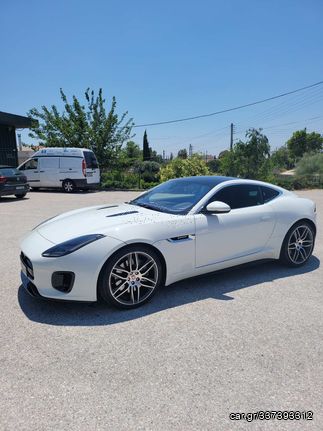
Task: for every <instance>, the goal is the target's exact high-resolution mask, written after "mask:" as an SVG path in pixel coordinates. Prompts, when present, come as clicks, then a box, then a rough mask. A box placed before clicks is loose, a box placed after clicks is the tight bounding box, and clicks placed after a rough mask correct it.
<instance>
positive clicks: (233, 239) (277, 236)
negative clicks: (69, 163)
mask: <svg viewBox="0 0 323 431" xmlns="http://www.w3.org/2000/svg"><path fill="white" fill-rule="evenodd" d="M315 235H316V207H315V204H314V203H313V202H312V201H310V200H308V199H303V198H300V197H298V196H297V195H295V194H294V193H293V192H290V191H287V190H284V189H282V188H280V187H277V186H274V185H271V184H267V183H264V182H260V181H253V180H243V179H238V178H229V177H219V176H199V177H188V178H179V179H174V180H170V181H167V182H165V183H163V184H161V185H159V186H157V187H155V188H153V189H151V190H149V191H147V192H145V193H143V194H141V195H139V196H138V197H137V198H136V199H134V200H132V201H130V202H126V203H124V204H121V205H120V204H116V205H104V204H102V205H99V206H94V207H89V208H83V209H78V210H75V211H70V212H67V213H65V214H61V215H58V216H56V217H53V218H52V219H50V220H47V221H45V222H43V223H42V224H40V225H39V226H37V227H35V228H34V229H33V231H31V232H30V233H29V234H28V235H27V236H26V237H25V239H24V240H23V241H22V244H21V256H20V259H21V267H22V271H21V277H22V282H23V285H24V287H25V288H26V289H27V291H28V292H29V293H31V294H32V295H34V296H41V297H44V298H49V299H58V300H72V301H96V300H97V299H98V298H102V299H104V300H105V301H108V302H109V303H110V304H112V305H114V306H117V307H120V308H133V307H137V306H139V305H142V304H143V303H145V302H146V301H148V300H149V299H150V298H151V297H152V296H153V295H154V294H155V293H156V292H157V290H158V289H159V288H160V287H161V286H163V285H169V284H171V283H174V282H176V281H178V280H182V279H185V278H188V277H193V276H197V275H200V274H205V273H208V272H213V271H217V270H220V269H224V268H228V267H232V266H236V265H241V264H244V263H247V262H250V261H255V260H263V259H279V260H280V261H281V262H282V263H284V264H287V265H290V266H292V267H299V266H300V265H303V264H305V263H306V262H307V261H308V259H309V258H310V256H311V254H312V252H313V248H314V241H315Z"/></svg>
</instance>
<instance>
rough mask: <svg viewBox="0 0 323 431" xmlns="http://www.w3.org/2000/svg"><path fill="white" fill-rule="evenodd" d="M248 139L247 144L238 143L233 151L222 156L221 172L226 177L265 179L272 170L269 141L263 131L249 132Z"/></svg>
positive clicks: (253, 130) (254, 130) (250, 130)
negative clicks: (270, 169)
mask: <svg viewBox="0 0 323 431" xmlns="http://www.w3.org/2000/svg"><path fill="white" fill-rule="evenodd" d="M246 138H247V141H246V142H243V141H239V142H237V143H236V144H235V145H234V146H233V149H232V151H228V152H227V153H225V154H223V155H222V156H221V158H220V171H221V173H222V174H224V175H233V176H239V177H242V178H251V179H265V178H266V176H267V174H268V172H269V168H270V164H269V156H270V146H269V143H268V139H267V137H266V136H265V135H263V134H262V133H261V129H260V130H257V129H249V130H247V132H246Z"/></svg>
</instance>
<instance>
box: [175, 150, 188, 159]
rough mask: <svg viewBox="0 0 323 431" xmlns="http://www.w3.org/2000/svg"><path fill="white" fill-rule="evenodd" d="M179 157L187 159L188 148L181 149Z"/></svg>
mask: <svg viewBox="0 0 323 431" xmlns="http://www.w3.org/2000/svg"><path fill="white" fill-rule="evenodd" d="M177 157H178V158H179V159H187V150H186V148H183V149H181V150H179V151H178V153H177Z"/></svg>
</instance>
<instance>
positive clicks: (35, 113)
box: [28, 88, 133, 168]
mask: <svg viewBox="0 0 323 431" xmlns="http://www.w3.org/2000/svg"><path fill="white" fill-rule="evenodd" d="M60 96H61V99H62V101H63V103H64V110H63V112H62V113H60V112H59V110H58V108H57V107H56V106H55V105H52V106H51V107H50V108H47V107H46V106H42V107H41V110H38V109H37V108H32V109H31V110H30V111H29V112H28V115H29V117H31V118H34V119H37V120H38V122H39V124H36V123H35V122H34V123H33V125H32V127H31V132H30V133H29V136H30V137H32V138H36V139H38V140H39V141H40V145H44V146H46V147H80V148H82V147H83V148H90V149H92V150H93V151H94V152H95V154H96V156H97V158H98V161H99V164H100V165H101V167H102V168H107V167H111V166H114V164H115V163H116V160H117V158H118V155H119V152H120V149H121V147H122V145H123V143H124V142H126V141H127V140H129V138H130V137H131V129H132V127H133V121H132V119H128V120H126V116H127V114H128V113H127V112H125V113H123V114H122V115H121V116H120V117H119V116H118V114H117V113H116V106H117V102H116V99H115V97H112V101H111V105H110V107H109V109H108V111H106V108H105V105H106V100H105V99H104V98H103V91H102V88H100V90H99V92H98V95H97V96H96V95H95V93H94V91H93V90H92V91H90V89H89V88H88V89H87V90H86V91H85V101H86V104H85V105H86V106H84V105H82V104H81V102H80V101H79V100H78V98H77V97H76V96H73V97H72V99H73V101H72V103H69V101H68V99H67V97H66V95H65V93H64V92H63V90H62V89H60Z"/></svg>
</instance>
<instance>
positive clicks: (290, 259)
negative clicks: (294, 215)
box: [280, 221, 315, 267]
mask: <svg viewBox="0 0 323 431" xmlns="http://www.w3.org/2000/svg"><path fill="white" fill-rule="evenodd" d="M314 241H315V231H314V229H313V226H312V225H311V224H310V223H308V222H306V221H304V222H298V223H296V224H295V225H294V226H292V227H291V228H290V230H289V231H288V232H287V234H286V237H285V239H284V242H283V245H282V249H281V253H280V261H281V262H282V263H284V264H286V265H288V266H294V267H296V266H301V265H304V264H305V263H306V262H307V261H308V259H309V258H310V257H311V255H312V252H313V248H314Z"/></svg>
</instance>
